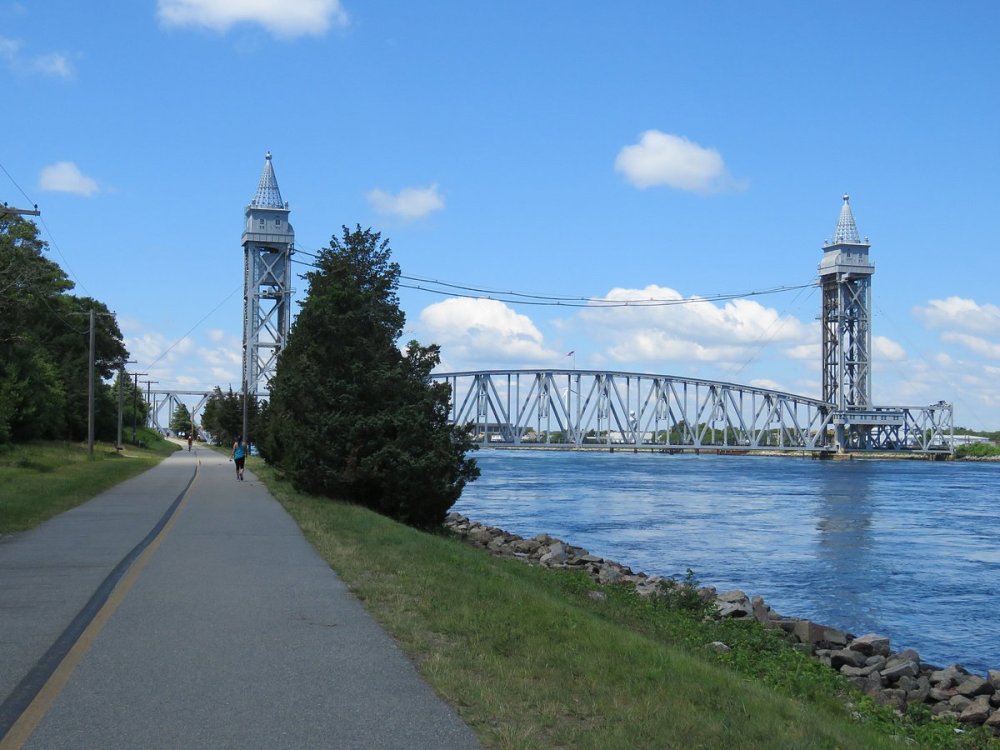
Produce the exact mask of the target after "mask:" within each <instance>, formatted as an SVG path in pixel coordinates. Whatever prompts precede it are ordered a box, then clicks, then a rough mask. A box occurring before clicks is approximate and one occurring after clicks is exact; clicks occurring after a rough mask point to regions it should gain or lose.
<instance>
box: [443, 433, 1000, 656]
mask: <svg viewBox="0 0 1000 750" xmlns="http://www.w3.org/2000/svg"><path fill="white" fill-rule="evenodd" d="M476 460H477V461H478V463H479V466H480V467H481V469H482V477H481V478H480V479H479V480H478V481H476V482H474V483H473V484H471V485H469V486H468V487H466V489H465V492H464V493H463V495H462V498H461V499H460V500H459V502H458V503H457V504H456V505H455V507H454V510H456V511H458V512H460V513H463V514H465V515H467V516H469V517H470V518H472V519H473V520H476V521H480V522H483V523H487V524H490V525H494V526H499V527H501V528H504V529H506V530H508V531H512V532H514V533H517V534H521V535H522V536H534V535H535V534H537V533H541V532H545V533H548V534H552V535H553V536H556V537H559V538H560V539H563V540H564V541H567V542H569V543H571V544H575V545H579V546H582V547H586V548H587V549H588V550H589V551H590V552H592V553H593V554H596V555H600V556H602V557H606V558H608V559H611V560H617V561H618V562H621V563H624V564H626V565H629V566H631V567H632V568H633V569H634V570H643V571H645V572H646V573H649V574H658V575H672V576H678V577H683V576H684V574H685V572H686V571H687V569H688V568H691V569H693V570H694V571H695V575H696V576H697V578H698V579H699V580H700V581H701V582H702V583H703V584H711V585H714V586H716V587H718V589H719V590H720V591H723V590H727V589H731V588H738V589H742V590H744V591H746V592H747V593H748V594H751V595H755V594H759V595H760V596H763V597H764V599H765V600H766V601H767V603H768V604H770V605H771V606H772V607H773V608H775V609H776V610H778V611H779V612H780V613H782V614H784V615H788V616H796V617H805V618H808V619H811V620H814V621H816V622H821V623H823V624H826V625H833V626H837V627H840V628H843V629H846V630H848V631H850V632H852V633H854V634H856V635H862V634H864V633H869V632H876V633H880V634H882V635H887V636H889V637H890V638H891V640H892V648H893V650H899V649H902V648H915V649H917V650H918V651H919V652H920V655H921V657H922V659H923V660H924V661H925V662H930V663H932V664H937V665H940V666H944V665H947V664H953V663H956V662H957V663H960V664H963V665H964V666H965V667H966V668H968V669H970V670H972V671H975V672H978V673H983V674H985V671H986V670H987V669H988V668H991V669H996V668H1000V596H998V595H1000V485H998V480H1000V465H998V464H989V463H964V462H947V463H940V462H939V463H931V462H926V461H882V460H876V461H857V460H856V461H843V462H833V461H815V460H810V459H805V458H771V457H763V456H694V455H673V456H671V455H664V454H649V453H640V454H633V453H624V452H617V453H613V454H612V453H599V452H595V453H589V452H556V451H552V452H548V451H528V450H525V451H491V450H485V451H480V452H479V453H478V454H477V455H476Z"/></svg>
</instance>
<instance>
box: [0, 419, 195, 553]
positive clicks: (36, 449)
mask: <svg viewBox="0 0 1000 750" xmlns="http://www.w3.org/2000/svg"><path fill="white" fill-rule="evenodd" d="M138 437H139V438H140V439H141V441H142V443H143V444H144V446H145V447H143V448H138V447H136V446H133V445H128V446H126V447H125V448H124V449H123V450H122V451H121V452H119V451H116V450H115V447H114V446H113V445H112V444H110V443H97V444H95V446H94V457H93V459H91V458H90V456H89V454H88V450H87V445H86V443H53V442H35V443H27V444H19V445H13V446H8V447H5V448H3V449H0V534H9V533H14V532H18V531H26V530H28V529H31V528H34V527H35V526H37V525H38V524H40V523H42V522H43V521H47V520H48V519H50V518H52V517H53V516H56V515H58V514H60V513H62V512H64V511H66V510H69V509H70V508H73V507H76V506H77V505H79V504H81V503H83V502H86V501H87V500H89V499H90V498H92V497H94V496H95V495H98V494H100V493H101V492H103V491H104V490H106V489H109V488H110V487H114V486H115V485H116V484H118V483H120V482H123V481H125V480H126V479H129V478H131V477H134V476H135V475H137V474H140V473H142V472H144V471H146V469H149V468H152V467H153V466H155V465H156V464H158V463H159V462H160V461H162V460H163V459H164V458H166V457H167V456H169V455H170V454H171V453H173V452H174V451H175V450H179V446H178V445H176V444H175V443H171V442H169V441H167V440H164V439H163V438H162V437H160V436H159V435H158V434H157V433H156V432H155V431H153V430H142V431H141V432H140V434H139V435H138Z"/></svg>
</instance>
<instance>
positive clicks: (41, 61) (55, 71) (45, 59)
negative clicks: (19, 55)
mask: <svg viewBox="0 0 1000 750" xmlns="http://www.w3.org/2000/svg"><path fill="white" fill-rule="evenodd" d="M31 67H32V68H34V69H35V70H37V71H38V72H39V73H45V74H46V75H50V76H58V77H59V78H72V77H73V66H72V65H71V64H70V62H69V58H68V57H66V55H64V54H62V53H59V52H50V53H48V54H46V55H39V56H38V57H36V58H34V59H33V60H32V61H31Z"/></svg>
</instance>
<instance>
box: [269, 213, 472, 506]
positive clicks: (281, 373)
mask: <svg viewBox="0 0 1000 750" xmlns="http://www.w3.org/2000/svg"><path fill="white" fill-rule="evenodd" d="M390 257H391V250H390V248H389V243H388V240H382V239H381V235H380V234H379V233H378V232H373V231H372V230H371V229H366V230H362V229H361V227H360V226H358V227H357V228H356V229H355V230H354V231H353V232H352V231H350V230H349V229H348V228H347V227H346V226H345V227H344V228H343V238H342V239H338V238H337V237H334V238H332V239H331V241H330V247H329V249H325V250H323V251H322V252H321V253H320V255H319V258H318V260H317V264H316V265H317V270H316V271H313V272H311V273H309V274H307V279H308V282H309V292H308V296H307V298H306V299H305V301H304V302H303V303H302V309H301V311H300V313H299V316H298V319H297V320H296V322H295V325H294V327H293V330H292V333H291V335H290V337H289V340H288V345H287V346H286V347H285V349H284V351H283V352H282V354H281V356H280V358H279V360H278V365H277V369H276V373H275V377H274V379H273V380H272V383H271V402H270V406H269V410H268V427H267V440H266V443H265V444H264V445H263V448H264V451H265V456H266V457H267V458H268V459H269V460H271V461H272V462H274V463H276V464H277V465H279V466H280V468H281V469H282V470H283V471H285V472H286V473H287V474H288V475H289V476H290V478H291V479H292V482H293V483H294V485H295V486H296V487H297V488H298V489H300V490H302V491H305V492H310V493H313V494H319V495H324V496H327V497H332V498H339V499H343V500H347V501H350V502H356V503H360V504H363V505H366V506H368V507H370V508H373V509H374V510H376V511H378V512H380V513H383V514H385V515H388V516H391V517H394V518H397V519H399V520H402V521H404V522H406V523H409V524H412V525H415V526H431V525H435V524H439V523H441V522H442V521H443V520H444V516H445V514H446V513H447V511H448V508H450V507H451V506H452V505H453V504H454V502H455V501H456V500H457V499H458V497H459V496H460V495H461V493H462V488H463V487H464V486H465V484H466V482H469V481H472V480H474V479H475V478H476V477H478V476H479V469H478V467H477V466H476V464H475V461H474V460H473V459H471V458H469V457H467V455H466V454H467V453H468V452H469V451H470V450H472V449H473V447H474V446H473V444H472V442H471V440H470V439H469V437H468V434H467V432H466V431H464V430H461V429H457V428H455V427H453V426H452V425H450V424H449V423H448V419H447V415H448V398H449V388H448V386H447V385H444V384H441V383H432V382H431V381H430V378H429V376H430V372H431V370H432V369H433V368H434V367H435V365H437V363H438V361H439V350H438V347H436V346H426V347H424V346H421V345H419V344H418V343H417V342H415V341H411V342H410V343H409V345H408V347H407V349H406V351H405V353H403V352H400V350H399V348H398V346H397V342H398V341H399V338H400V336H401V334H402V331H403V325H404V323H405V316H404V314H403V312H402V310H400V309H399V299H398V297H397V295H396V289H397V288H398V284H399V274H400V269H399V265H398V264H396V263H394V262H391V260H390Z"/></svg>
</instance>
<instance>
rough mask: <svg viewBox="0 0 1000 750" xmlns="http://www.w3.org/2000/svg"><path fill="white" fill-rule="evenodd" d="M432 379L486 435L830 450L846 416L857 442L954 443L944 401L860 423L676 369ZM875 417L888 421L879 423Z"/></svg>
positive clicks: (486, 440) (673, 446)
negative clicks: (447, 390)
mask: <svg viewBox="0 0 1000 750" xmlns="http://www.w3.org/2000/svg"><path fill="white" fill-rule="evenodd" d="M432 379H433V380H435V381H438V382H443V383H447V384H448V385H449V386H450V388H451V411H450V415H449V416H450V421H451V422H452V423H453V424H458V425H465V426H468V429H469V430H470V431H471V433H472V434H473V436H474V438H475V439H476V440H477V441H478V442H481V443H482V444H483V445H493V446H502V445H511V446H516V445H525V446H529V445H538V444H542V445H548V446H552V447H563V448H586V447H594V448H597V447H606V448H607V447H614V446H634V447H644V448H652V449H656V448H659V449H664V450H686V449H705V450H722V451H731V452H739V451H752V452H759V451H820V452H828V451H833V450H836V449H837V444H836V429H837V427H838V426H841V427H844V429H845V431H846V434H848V435H851V436H854V438H855V442H856V443H857V444H856V446H854V447H856V448H858V449H883V450H886V449H892V450H901V451H906V450H912V451H927V452H940V451H948V450H950V442H949V440H948V439H947V436H948V435H949V434H950V430H951V427H952V417H951V414H952V410H951V405H949V404H945V403H943V402H942V403H940V404H935V405H933V406H926V407H925V406H913V407H880V408H879V409H877V410H872V411H868V412H863V413H862V412H856V413H854V414H853V416H854V417H855V419H856V420H857V423H856V424H854V425H852V424H851V423H850V422H849V421H848V423H847V424H846V425H844V424H843V423H842V422H840V423H838V422H837V419H836V417H837V416H838V415H839V412H836V411H835V410H834V409H833V408H831V405H830V404H828V403H826V402H824V401H820V400H818V399H812V398H807V397H804V396H796V395H794V394H790V393H783V392H781V391H773V390H767V389H763V388H755V387H751V386H743V385H737V384H735V383H725V382H718V381H711V380H700V379H695V378H682V377H674V376H669V375H652V374H646V373H632V372H609V371H600V370H548V369H547V370H509V371H508V370H488V371H481V372H451V373H438V374H435V375H433V376H432ZM865 420H867V422H866V421H865ZM873 421H876V422H877V421H880V422H881V426H880V427H878V428H877V429H871V427H870V423H871V422H873ZM862 424H865V425H868V426H866V427H865V428H864V429H862V428H861V427H860V425H862ZM862 443H863V444H862Z"/></svg>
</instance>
